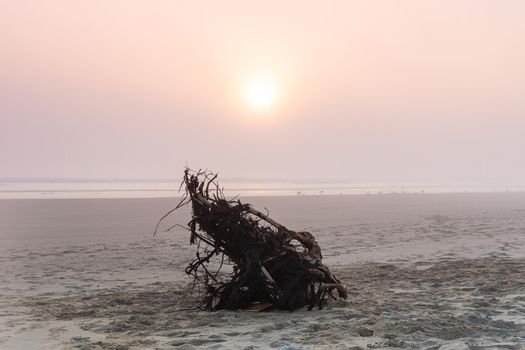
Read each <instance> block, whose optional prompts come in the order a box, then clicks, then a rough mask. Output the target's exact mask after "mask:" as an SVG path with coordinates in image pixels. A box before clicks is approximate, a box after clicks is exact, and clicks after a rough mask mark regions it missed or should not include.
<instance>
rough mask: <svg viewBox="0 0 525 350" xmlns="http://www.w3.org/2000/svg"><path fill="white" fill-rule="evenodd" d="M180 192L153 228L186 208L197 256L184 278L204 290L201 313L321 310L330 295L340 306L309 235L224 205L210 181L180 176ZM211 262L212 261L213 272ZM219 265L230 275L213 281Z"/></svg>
mask: <svg viewBox="0 0 525 350" xmlns="http://www.w3.org/2000/svg"><path fill="white" fill-rule="evenodd" d="M182 187H184V196H183V198H182V199H181V201H180V202H179V204H178V205H177V206H176V207H175V208H174V209H172V210H171V211H170V212H168V213H167V214H166V215H164V216H163V217H162V218H161V219H160V221H159V224H160V222H162V221H163V220H164V219H165V218H166V217H167V216H168V215H169V214H170V213H171V212H173V211H175V210H176V209H178V208H180V207H183V206H185V205H191V209H192V219H191V221H190V222H189V223H188V230H189V231H190V244H197V252H196V258H195V260H194V261H192V262H191V263H190V264H189V265H188V267H187V268H186V273H187V274H188V275H191V276H193V277H194V279H195V281H196V282H200V283H203V284H204V285H205V287H206V291H207V292H206V295H205V297H204V299H203V304H202V306H203V307H204V308H206V309H208V310H220V309H230V310H233V309H248V310H252V311H254V310H255V311H257V310H265V309H267V308H268V307H269V305H271V306H273V307H275V308H278V309H286V310H295V309H298V308H301V307H304V306H307V307H308V309H309V310H311V309H312V308H314V307H315V306H318V307H319V308H322V307H323V306H324V305H325V304H326V303H327V299H328V297H331V298H334V299H335V298H336V296H335V295H334V290H335V291H337V295H338V297H339V298H343V299H346V297H347V291H346V287H345V286H344V285H343V284H341V282H340V281H339V280H338V279H337V278H336V277H335V276H334V275H333V274H332V273H331V272H330V270H329V269H328V267H327V266H325V265H324V264H323V263H322V254H321V248H320V247H319V245H318V244H317V242H316V241H315V239H314V237H313V235H312V234H311V233H309V232H296V231H292V230H290V229H288V228H286V227H285V226H283V225H281V224H280V223H278V222H276V221H275V220H273V219H271V218H270V217H269V216H268V213H266V214H264V213H262V212H260V211H258V210H256V209H254V208H253V207H252V206H251V205H250V204H246V203H242V202H241V201H240V200H238V199H236V198H233V199H227V198H226V197H225V196H224V194H223V191H222V189H221V188H220V187H219V184H218V181H217V174H213V173H210V172H207V171H200V170H199V171H196V172H195V171H192V170H190V169H189V168H186V170H185V171H184V179H183V181H182V184H181V188H182ZM159 224H157V228H156V229H155V232H157V229H158V227H159ZM176 226H177V225H176ZM168 230H169V229H168ZM212 259H216V261H218V264H217V265H218V267H216V268H214V269H211V268H210V266H211V265H212V264H211V260H212ZM227 264H229V265H232V272H231V273H229V274H228V275H226V276H224V275H223V274H222V275H219V272H220V270H221V269H222V268H223V266H224V265H227ZM210 270H211V271H210ZM257 304H259V306H255V305H257Z"/></svg>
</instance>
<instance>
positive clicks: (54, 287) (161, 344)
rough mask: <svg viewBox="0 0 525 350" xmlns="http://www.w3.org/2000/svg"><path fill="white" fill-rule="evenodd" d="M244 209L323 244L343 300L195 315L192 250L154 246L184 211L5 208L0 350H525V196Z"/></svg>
mask: <svg viewBox="0 0 525 350" xmlns="http://www.w3.org/2000/svg"><path fill="white" fill-rule="evenodd" d="M245 201H246V202H251V203H253V204H254V206H256V207H258V208H264V207H266V208H269V209H270V214H271V216H272V217H273V218H275V219H276V220H277V221H279V222H281V223H283V224H285V225H286V226H288V227H290V228H292V229H297V230H309V231H311V232H312V233H314V235H315V236H316V238H317V240H318V241H319V243H320V245H321V247H322V249H323V256H324V258H325V263H326V264H327V265H328V266H330V267H331V268H332V269H333V270H334V271H335V272H336V274H337V275H338V277H339V278H340V279H341V280H342V281H343V282H344V283H346V284H347V285H348V287H349V292H350V296H349V299H348V300H347V301H338V302H333V303H332V304H331V308H330V309H325V310H321V311H314V312H307V311H301V310H300V311H297V312H293V313H288V312H265V313H259V314H252V313H245V312H226V311H221V312H216V313H207V312H197V311H195V310H187V309H192V308H193V307H194V306H195V304H196V302H197V297H198V293H197V292H198V291H197V292H196V291H192V290H191V289H190V287H189V285H188V284H189V282H190V280H189V279H188V278H187V277H185V276H184V274H183V270H184V267H185V266H186V264H187V263H188V262H189V261H190V260H191V259H192V257H193V254H194V247H191V246H188V237H187V233H186V232H185V231H184V230H182V229H176V230H174V231H173V232H169V233H161V234H159V235H157V236H156V237H155V238H152V230H153V227H154V224H155V223H156V220H157V219H158V218H159V217H160V216H161V215H162V214H163V213H164V212H166V211H167V210H168V209H170V208H171V207H172V206H174V205H175V204H176V200H175V199H168V198H162V199H62V200H59V199H57V200H4V201H0V270H1V274H0V279H1V280H0V349H27V348H35V349H56V348H63V349H70V348H71V349H75V348H81V349H144V348H159V349H165V348H166V349H167V348H185V349H192V348H197V347H199V348H224V349H231V348H239V349H244V348H286V347H287V346H288V347H293V348H297V349H315V348H327V349H328V348H334V347H335V348H352V347H353V346H355V347H356V348H355V349H357V348H358V347H360V348H363V349H364V348H392V347H405V348H428V349H437V348H440V349H447V348H450V349H462V348H464V349H483V348H487V349H490V348H495V347H498V348H506V349H520V348H523V347H525V322H523V320H525V272H523V271H525V194H521V193H506V194H495V193H493V194H425V195H422V194H418V195H415V194H412V195H408V194H404V195H401V194H398V195H368V196H367V195H364V196H316V197H298V196H295V197H284V196H283V197H253V198H245ZM188 220H189V213H188V211H187V210H186V211H184V210H183V211H180V212H177V213H175V214H174V215H173V217H172V218H171V219H170V220H169V224H174V223H180V224H185V223H186V222H187V221H188ZM167 224H168V223H167Z"/></svg>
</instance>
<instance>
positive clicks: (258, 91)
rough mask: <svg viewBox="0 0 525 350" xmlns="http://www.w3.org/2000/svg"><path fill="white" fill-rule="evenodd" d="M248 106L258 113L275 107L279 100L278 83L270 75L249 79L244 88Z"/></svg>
mask: <svg viewBox="0 0 525 350" xmlns="http://www.w3.org/2000/svg"><path fill="white" fill-rule="evenodd" d="M243 94H244V100H245V102H246V104H247V105H248V106H249V107H250V108H252V109H254V110H258V111H263V110H267V109H269V108H271V107H273V106H274V105H275V103H276V102H277V99H278V98H279V86H278V84H277V81H276V80H275V79H274V78H273V77H271V76H268V75H264V76H256V77H252V78H251V79H249V80H248V81H247V82H246V83H245V86H244V87H243Z"/></svg>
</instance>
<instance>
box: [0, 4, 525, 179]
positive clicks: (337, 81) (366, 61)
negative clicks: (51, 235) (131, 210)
mask: <svg viewBox="0 0 525 350" xmlns="http://www.w3.org/2000/svg"><path fill="white" fill-rule="evenodd" d="M255 3H256V2H255V1H254V2H250V1H186V2H182V1H181V2H178V1H155V2H151V1H34V2H33V1H23V0H22V1H19V0H15V1H9V0H7V1H6V0H3V1H1V2H0V177H82V178H89V177H99V178H100V177H106V178H108V177H111V178H172V177H176V176H178V175H179V173H180V172H181V170H182V167H183V165H184V164H186V163H188V164H190V165H191V166H193V167H196V168H198V167H207V168H210V169H214V170H217V171H219V172H221V173H222V174H223V175H224V176H227V177H257V178H261V177H271V178H308V179H314V178H324V179H345V180H348V181H407V182H410V181H415V182H434V183H448V182H461V183H476V184H479V183H490V184H501V185H512V184H517V183H520V184H523V183H524V182H525V161H524V159H525V156H524V153H525V152H524V151H525V63H524V62H525V2H523V1H518V0H516V1H506V0H502V1H483V0H472V1H457V0H454V1H437V0H436V1H386V0H385V1H339V2H335V1H334V2H321V1H311V2H308V1H304V0H297V1H287V2H286V4H282V1H264V2H262V1H261V2H257V4H255ZM258 71H269V72H272V73H273V74H274V75H275V76H276V77H277V78H278V79H279V81H280V82H281V89H282V96H281V98H280V100H279V103H278V105H276V108H275V109H274V110H272V111H270V112H268V113H266V114H264V113H255V112H254V111H250V110H249V109H247V108H246V107H245V106H244V105H243V101H242V98H241V97H240V96H241V92H240V90H239V89H240V86H241V85H242V83H241V82H242V81H243V80H244V79H246V77H247V76H249V75H250V74H251V73H254V72H255V73H256V72H258Z"/></svg>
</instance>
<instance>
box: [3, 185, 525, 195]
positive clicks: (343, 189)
mask: <svg viewBox="0 0 525 350" xmlns="http://www.w3.org/2000/svg"><path fill="white" fill-rule="evenodd" d="M221 186H222V187H224V193H225V194H226V195H228V196H235V195H242V196H283V195H295V196H318V195H346V194H388V193H458V192H522V191H525V185H523V186H495V185H492V186H491V185H434V184H377V183H375V184H366V183H361V184H352V183H344V182H305V181H225V182H222V183H221ZM178 189H179V183H178V182H177V181H175V180H174V181H62V180H46V181H27V180H8V181H0V199H23V198H157V197H175V196H179V195H180V194H179V192H178Z"/></svg>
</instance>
